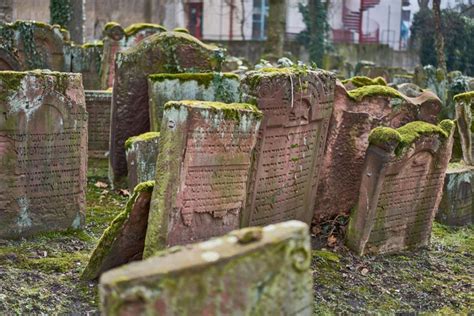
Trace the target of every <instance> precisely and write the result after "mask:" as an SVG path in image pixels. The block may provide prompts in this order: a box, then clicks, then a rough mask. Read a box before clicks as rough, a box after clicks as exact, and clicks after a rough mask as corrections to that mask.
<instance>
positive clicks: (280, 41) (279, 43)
mask: <svg viewBox="0 0 474 316" xmlns="http://www.w3.org/2000/svg"><path fill="white" fill-rule="evenodd" d="M269 4H270V11H269V14H268V24H267V41H266V43H265V53H271V54H274V55H275V56H277V57H281V56H282V55H283V45H284V44H285V33H286V0H270V1H269Z"/></svg>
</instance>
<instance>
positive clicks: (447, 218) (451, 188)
mask: <svg viewBox="0 0 474 316" xmlns="http://www.w3.org/2000/svg"><path fill="white" fill-rule="evenodd" d="M473 191H474V168H473V167H470V166H465V165H458V164H455V165H453V166H452V167H451V166H450V168H448V170H447V171H446V178H445V179H444V189H443V198H442V199H441V202H440V204H439V208H438V213H437V214H436V221H437V222H440V223H442V224H445V225H451V226H463V225H470V224H472V223H474V203H473V202H474V200H473Z"/></svg>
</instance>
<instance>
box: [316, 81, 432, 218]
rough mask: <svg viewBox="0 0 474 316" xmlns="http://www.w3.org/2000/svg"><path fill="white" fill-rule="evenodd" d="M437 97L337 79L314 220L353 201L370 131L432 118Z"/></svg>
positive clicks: (346, 209) (344, 209)
mask: <svg viewBox="0 0 474 316" xmlns="http://www.w3.org/2000/svg"><path fill="white" fill-rule="evenodd" d="M440 109H441V101H440V100H439V99H438V98H437V97H436V95H434V94H433V93H432V92H429V91H426V92H424V93H422V94H421V95H420V96H418V97H417V98H408V97H406V96H404V95H402V94H401V93H399V92H398V91H396V90H395V89H393V88H390V87H386V86H380V85H369V86H365V87H361V88H358V89H355V90H351V91H349V92H348V91H346V89H345V88H344V87H343V86H342V85H341V84H340V83H337V85H336V91H335V100H334V111H333V112H332V116H331V121H330V126H329V131H328V137H327V142H326V147H325V152H324V159H323V163H322V165H323V167H322V171H321V175H320V180H319V185H318V193H317V194H316V203H315V207H314V221H316V222H321V221H323V220H327V219H330V218H332V217H334V216H336V215H338V214H342V213H345V212H349V211H350V210H351V209H352V208H353V207H354V206H355V205H356V203H357V199H358V194H359V187H360V181H361V175H362V169H363V166H364V159H365V155H366V151H367V147H368V146H369V142H368V136H369V133H370V131H371V130H372V129H373V128H375V127H377V126H390V127H393V128H397V127H400V126H402V125H404V124H407V123H409V122H411V121H416V120H422V121H427V122H430V123H435V122H436V116H437V114H438V113H439V111H440Z"/></svg>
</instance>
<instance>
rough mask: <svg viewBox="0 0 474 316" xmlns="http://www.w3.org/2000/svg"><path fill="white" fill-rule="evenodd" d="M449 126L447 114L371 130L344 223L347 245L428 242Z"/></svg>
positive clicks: (378, 249)
mask: <svg viewBox="0 0 474 316" xmlns="http://www.w3.org/2000/svg"><path fill="white" fill-rule="evenodd" d="M453 131H454V122H453V121H450V120H444V121H442V122H441V123H440V124H439V125H432V124H429V123H425V122H420V121H416V122H411V123H408V124H407V125H404V126H402V127H400V128H398V129H392V128H389V127H378V128H375V129H374V130H372V132H371V133H370V136H369V142H370V146H369V148H368V149H367V156H366V159H365V164H364V168H363V172H362V181H361V185H360V190H359V200H358V203H357V206H356V208H355V209H354V211H353V212H352V214H351V218H350V221H349V226H348V229H347V245H348V247H349V248H350V249H352V250H353V251H354V252H356V253H357V254H358V255H363V254H367V253H373V254H376V253H389V252H396V251H402V250H406V249H413V248H417V247H422V246H426V245H428V243H429V240H430V235H431V228H432V224H433V220H434V217H435V213H436V211H437V209H438V206H439V203H440V201H441V196H442V193H443V182H444V177H445V172H446V169H447V167H448V163H449V159H450V156H451V147H452V141H453Z"/></svg>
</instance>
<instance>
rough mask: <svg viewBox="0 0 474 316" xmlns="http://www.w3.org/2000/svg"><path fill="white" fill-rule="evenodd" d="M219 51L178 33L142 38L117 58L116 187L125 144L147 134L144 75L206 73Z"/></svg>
mask: <svg viewBox="0 0 474 316" xmlns="http://www.w3.org/2000/svg"><path fill="white" fill-rule="evenodd" d="M221 59H222V50H220V49H219V48H217V47H216V46H211V45H206V44H204V43H202V42H200V41H199V40H197V39H196V38H194V37H193V36H191V35H189V34H186V33H182V32H163V33H160V34H155V35H152V36H149V37H147V38H145V39H144V40H143V41H141V42H140V43H139V44H138V45H137V46H136V47H133V48H130V49H128V50H126V51H123V52H122V53H120V54H118V55H117V58H116V73H115V82H114V89H113V99H112V116H111V119H112V121H111V126H112V128H111V135H110V166H111V170H110V177H111V182H112V183H114V184H119V183H120V182H122V180H124V179H125V178H126V176H127V161H126V159H125V148H124V145H125V141H126V140H127V139H128V138H129V137H131V136H137V135H140V134H143V133H146V132H149V131H150V123H149V121H150V117H149V105H148V100H149V96H148V84H147V83H148V75H150V74H155V73H181V72H209V71H213V70H215V69H218V68H219V66H220V63H221Z"/></svg>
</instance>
